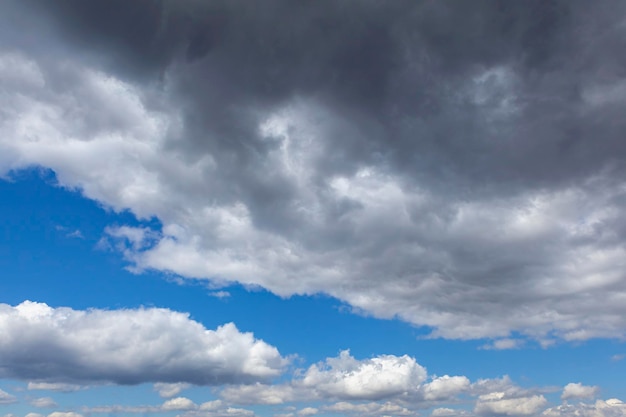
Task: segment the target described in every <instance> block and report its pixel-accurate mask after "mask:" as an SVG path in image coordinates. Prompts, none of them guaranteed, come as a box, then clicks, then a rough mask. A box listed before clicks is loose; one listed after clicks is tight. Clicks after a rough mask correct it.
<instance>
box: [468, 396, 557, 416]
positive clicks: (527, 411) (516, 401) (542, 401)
mask: <svg viewBox="0 0 626 417" xmlns="http://www.w3.org/2000/svg"><path fill="white" fill-rule="evenodd" d="M547 403H548V401H547V400H546V398H545V397H544V396H543V395H528V396H521V397H512V398H510V397H507V395H506V393H504V392H493V393H490V394H484V395H481V396H479V397H478V400H477V401H476V406H475V407H474V412H475V413H476V414H481V415H503V416H529V415H533V414H536V413H537V412H539V411H540V410H541V409H542V408H543V407H545V406H546V404H547Z"/></svg>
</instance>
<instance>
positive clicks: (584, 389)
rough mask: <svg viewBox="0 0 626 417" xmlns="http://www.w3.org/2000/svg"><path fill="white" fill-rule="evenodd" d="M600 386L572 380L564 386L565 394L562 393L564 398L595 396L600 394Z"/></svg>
mask: <svg viewBox="0 0 626 417" xmlns="http://www.w3.org/2000/svg"><path fill="white" fill-rule="evenodd" d="M599 390H600V388H599V387H596V386H589V385H583V384H581V383H580V382H577V383H574V382H571V383H569V384H567V385H566V386H565V387H564V388H563V394H561V399H562V400H567V399H570V398H593V397H595V396H596V395H597V394H598V391H599Z"/></svg>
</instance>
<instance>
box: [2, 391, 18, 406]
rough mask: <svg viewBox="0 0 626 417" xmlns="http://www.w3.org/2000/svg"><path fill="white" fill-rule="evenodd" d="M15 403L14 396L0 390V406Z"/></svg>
mask: <svg viewBox="0 0 626 417" xmlns="http://www.w3.org/2000/svg"><path fill="white" fill-rule="evenodd" d="M16 401H17V398H15V396H14V395H11V394H9V393H8V392H6V391H3V390H1V389H0V404H11V403H14V402H16Z"/></svg>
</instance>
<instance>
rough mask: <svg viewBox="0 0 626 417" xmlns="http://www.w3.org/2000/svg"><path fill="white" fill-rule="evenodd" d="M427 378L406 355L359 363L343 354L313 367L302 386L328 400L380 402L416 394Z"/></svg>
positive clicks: (303, 380) (423, 371) (419, 367)
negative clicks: (386, 398) (407, 394)
mask: <svg viewBox="0 0 626 417" xmlns="http://www.w3.org/2000/svg"><path fill="white" fill-rule="evenodd" d="M425 379H426V369H424V368H423V367H422V366H421V365H419V364H418V363H417V362H416V361H415V359H414V358H411V357H409V356H407V355H404V356H394V355H382V356H377V357H374V358H372V359H365V360H357V359H355V358H354V357H352V356H351V355H350V352H349V351H343V352H341V353H340V355H339V356H338V357H337V358H329V359H326V362H325V363H323V364H316V365H311V367H309V369H307V371H306V372H305V374H304V377H303V378H302V380H301V381H300V383H301V384H302V386H303V387H305V388H307V389H310V390H315V391H317V392H319V393H320V394H321V395H323V396H325V397H336V398H342V399H357V400H377V399H381V398H385V397H392V396H398V395H401V394H404V393H407V392H409V391H413V390H415V389H417V387H418V386H419V385H420V384H421V383H422V382H423V381H424V380H425Z"/></svg>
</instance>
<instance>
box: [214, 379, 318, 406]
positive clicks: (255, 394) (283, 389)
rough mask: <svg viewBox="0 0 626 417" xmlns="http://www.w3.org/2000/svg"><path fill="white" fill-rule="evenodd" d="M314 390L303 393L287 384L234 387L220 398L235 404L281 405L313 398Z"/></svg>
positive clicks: (225, 390)
mask: <svg viewBox="0 0 626 417" xmlns="http://www.w3.org/2000/svg"><path fill="white" fill-rule="evenodd" d="M316 395H317V394H316V392H315V391H314V390H312V389H311V390H306V391H303V390H301V389H299V388H298V387H294V386H293V385H289V384H280V385H266V384H259V383H257V384H251V385H234V386H229V387H226V388H224V389H223V390H222V391H221V392H220V396H221V397H222V398H224V399H225V400H227V401H229V402H232V403H236V404H283V403H286V402H291V401H296V400H299V399H303V398H307V397H315V396H316Z"/></svg>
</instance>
